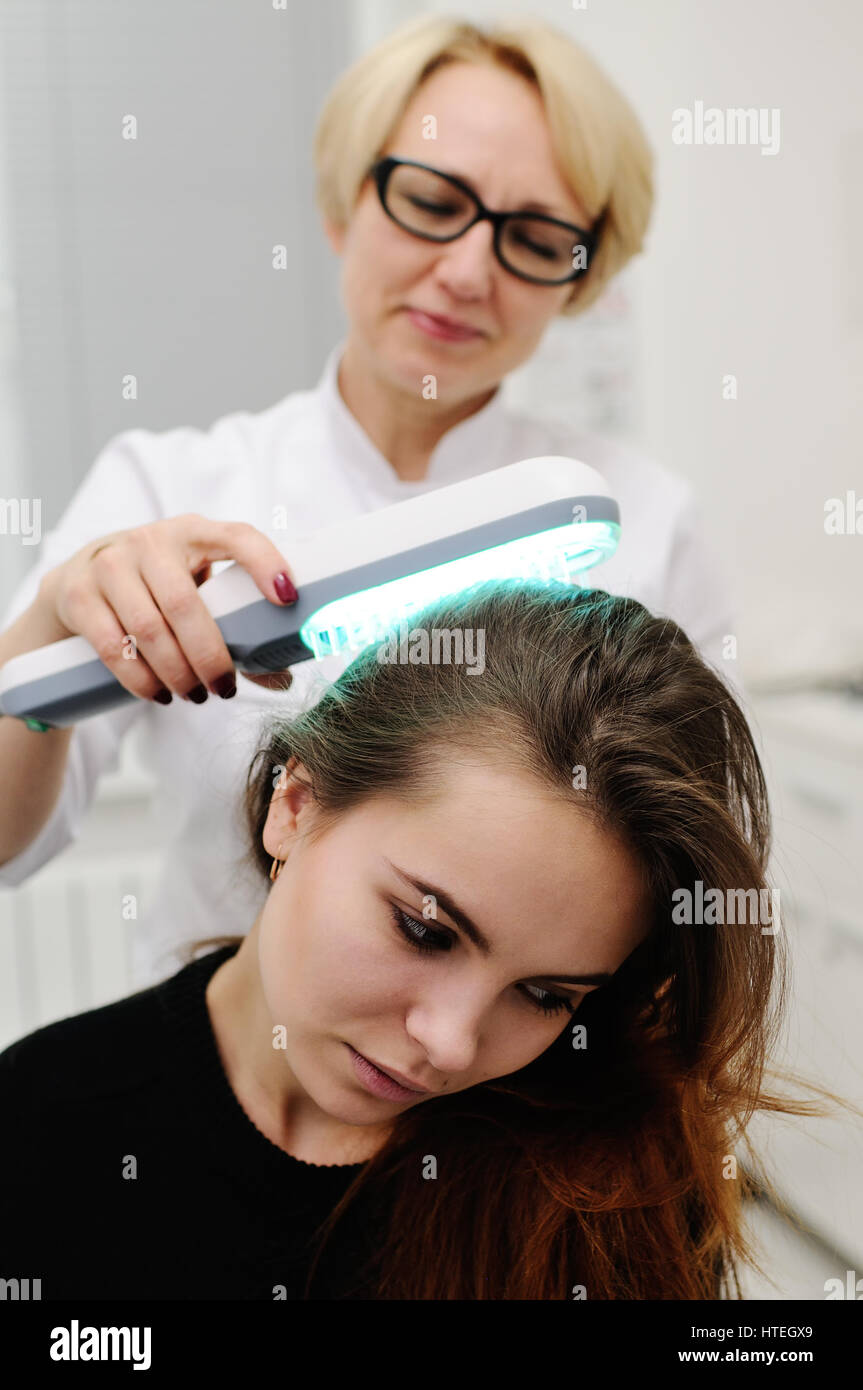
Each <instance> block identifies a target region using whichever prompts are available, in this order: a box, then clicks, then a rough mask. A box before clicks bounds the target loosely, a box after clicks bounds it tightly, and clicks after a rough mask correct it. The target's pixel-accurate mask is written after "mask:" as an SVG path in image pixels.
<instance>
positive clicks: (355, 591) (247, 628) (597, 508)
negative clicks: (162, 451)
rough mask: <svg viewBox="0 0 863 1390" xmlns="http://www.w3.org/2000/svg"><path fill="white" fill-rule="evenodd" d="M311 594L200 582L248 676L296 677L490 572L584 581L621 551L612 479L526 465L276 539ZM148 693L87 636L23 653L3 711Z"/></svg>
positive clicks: (238, 577) (13, 663) (10, 666)
mask: <svg viewBox="0 0 863 1390" xmlns="http://www.w3.org/2000/svg"><path fill="white" fill-rule="evenodd" d="M271 535H273V538H274V539H275V540H276V544H277V545H278V546H279V549H282V547H283V546H284V547H285V548H284V551H283V553H284V556H285V559H286V560H287V562H288V564H289V566H290V568H291V572H292V575H293V579H294V583H295V586H296V588H297V591H298V593H299V599H298V601H297V603H295V604H292V605H291V606H290V607H284V606H280V605H278V604H275V603H272V602H271V601H270V600H269V599H267V598H265V597H264V595H263V594H262V593H261V591H260V589H259V588H258V586H257V584H256V583H255V581H254V580H253V579H252V577H251V575H250V574H249V573H248V571H247V570H245V569H243V567H242V566H241V565H239V564H236V563H232V564H230V565H228V566H227V567H226V568H225V569H223V570H220V571H219V573H217V574H215V575H213V576H212V578H211V579H208V580H207V581H206V583H204V584H202V585H201V586H200V588H199V590H198V593H199V594H200V597H201V599H202V601H203V602H204V604H205V605H206V607H207V608H208V609H209V611H210V613H211V614H212V615H213V618H214V619H215V621H216V623H217V625H218V627H219V630H220V631H221V633H222V636H223V638H224V641H225V645H226V646H227V648H228V651H229V652H230V655H231V657H232V659H233V661H234V663H235V665H236V667H237V669H238V670H240V671H246V672H249V673H251V674H253V675H259V674H261V673H264V672H274V671H285V670H288V669H290V668H291V667H293V666H296V665H298V664H299V663H300V662H303V661H309V660H312V659H318V660H320V659H323V658H324V657H326V656H329V655H330V654H331V653H334V652H353V653H356V652H358V651H360V650H361V649H362V648H363V647H364V646H366V645H368V644H369V643H370V642H374V641H380V640H382V639H383V637H384V636H385V635H386V634H387V632H388V631H389V630H391V629H392V628H393V627H394V626H397V625H398V624H399V623H400V622H401V621H403V620H404V619H406V618H407V617H408V616H409V615H410V613H411V612H413V611H416V610H418V609H421V608H423V607H424V606H425V605H426V604H427V603H430V602H432V601H434V600H435V599H437V598H442V597H446V596H447V595H451V594H454V593H457V592H459V591H460V590H462V589H467V588H470V587H471V586H472V585H474V584H476V583H479V582H481V581H483V580H490V579H531V578H534V579H540V580H551V579H557V580H560V581H562V582H564V583H569V584H575V583H578V580H577V578H576V576H577V575H578V574H580V573H581V572H582V571H584V570H587V569H589V568H591V567H592V566H593V565H596V564H598V563H599V562H601V561H602V560H604V559H606V558H607V557H608V556H610V555H612V554H613V553H614V551H615V549H616V548H617V543H618V539H619V536H620V515H619V510H618V506H617V503H616V501H615V499H614V498H613V497H612V496H611V493H610V490H609V487H608V484H607V483H606V481H605V479H604V478H603V477H602V475H601V474H600V473H598V472H597V471H596V470H595V469H593V468H591V467H589V465H587V464H585V463H581V462H579V461H578V460H576V459H571V458H564V457H560V456H547V457H544V458H531V459H523V460H522V461H521V462H519V463H512V464H509V465H507V466H506V467H503V468H497V469H493V470H492V471H491V472H488V473H482V474H480V475H478V476H477V477H474V478H467V479H465V480H464V481H462V482H458V483H452V484H451V485H450V486H448V487H441V488H436V489H434V490H432V491H430V492H426V493H422V494H420V495H419V496H417V497H411V498H409V499H408V500H406V501H404V502H396V503H394V504H393V505H392V506H390V507H382V508H380V509H379V510H378V511H373V512H367V513H365V514H363V515H361V516H358V517H354V518H351V519H350V520H349V521H346V522H341V523H339V524H338V525H335V526H330V527H327V528H326V529H325V530H320V531H316V532H314V533H312V534H310V535H306V536H302V537H293V538H292V539H291V540H290V541H289V542H288V543H286V542H285V538H284V535H281V536H280V537H279V536H278V533H271ZM136 698H138V697H136V696H135V695H133V694H132V693H131V691H129V690H127V689H126V687H125V686H124V685H121V683H120V682H119V681H118V680H117V679H116V677H115V676H114V675H113V673H112V672H111V671H110V669H109V668H108V667H107V666H106V665H105V664H104V663H103V662H102V661H101V659H100V658H99V656H98V654H97V652H96V650H95V648H94V647H93V646H91V644H90V643H89V642H88V641H87V640H86V638H84V637H79V636H73V637H67V638H65V639H64V640H62V641H60V642H52V643H50V644H49V645H48V646H47V647H39V648H38V649H37V650H35V651H32V652H24V653H23V654H22V655H20V656H14V657H11V658H10V659H9V660H8V661H7V662H6V663H5V664H4V665H3V666H2V667H0V713H2V714H6V715H12V716H14V717H15V718H18V719H24V720H27V721H28V722H31V721H32V726H33V727H35V728H38V727H41V726H47V727H49V728H62V727H64V726H67V725H70V724H77V723H79V722H80V721H81V720H82V719H87V718H89V717H91V716H92V715H96V714H101V713H103V712H104V711H105V710H108V709H112V708H114V707H115V706H117V705H121V704H123V703H125V702H126V701H128V700H134V699H136Z"/></svg>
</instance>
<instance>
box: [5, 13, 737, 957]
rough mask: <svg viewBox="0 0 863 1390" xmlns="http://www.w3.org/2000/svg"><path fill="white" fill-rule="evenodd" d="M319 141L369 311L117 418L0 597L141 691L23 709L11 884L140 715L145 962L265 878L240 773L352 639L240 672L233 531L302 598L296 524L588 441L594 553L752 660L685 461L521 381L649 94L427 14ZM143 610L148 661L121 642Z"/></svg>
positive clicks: (18, 642) (541, 44)
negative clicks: (519, 370) (173, 405)
mask: <svg viewBox="0 0 863 1390" xmlns="http://www.w3.org/2000/svg"><path fill="white" fill-rule="evenodd" d="M315 156H316V163H317V170H318V200H319V205H320V208H321V212H322V216H323V222H324V228H325V231H326V235H327V237H328V239H329V241H330V243H331V245H332V247H333V249H334V250H335V251H336V252H337V253H338V255H339V256H340V257H341V265H342V280H341V284H342V295H343V301H344V306H345V310H346V314H347V317H348V321H349V330H348V332H347V334H346V337H345V338H344V340H343V341H342V342H341V343H339V344H338V345H336V346H335V347H334V348H333V350H332V352H331V353H330V356H329V358H328V360H327V362H326V364H325V366H324V369H323V374H322V376H321V378H320V381H319V383H318V385H317V387H316V388H315V389H313V390H304V391H296V392H293V393H291V394H290V395H288V396H287V397H285V398H284V399H283V400H281V401H279V402H277V403H276V404H275V405H273V406H272V407H271V408H269V409H267V410H264V411H262V412H260V413H258V414H254V415H253V414H249V413H244V412H238V413H235V414H232V415H229V416H226V417H224V418H223V419H220V420H218V421H216V422H215V423H214V424H213V425H212V426H211V427H210V428H209V429H208V430H198V429H192V428H178V429H171V430H166V431H164V432H162V433H154V432H149V431H146V430H140V429H133V430H128V431H126V432H123V433H121V434H119V435H117V436H115V437H114V438H112V439H111V440H109V442H108V443H107V445H106V446H105V448H104V450H103V451H102V452H101V453H100V454H99V456H98V457H97V458H96V460H95V462H94V464H93V465H92V467H91V469H90V471H89V473H88V474H87V476H86V477H85V478H84V480H83V482H82V483H81V485H80V487H79V488H78V490H77V492H76V493H75V495H74V497H73V498H72V500H71V502H70V503H69V506H68V507H67V509H66V511H65V513H64V515H63V516H62V518H61V520H60V522H59V524H58V526H57V527H56V529H54V530H53V531H51V532H50V533H49V534H48V535H47V536H46V537H45V540H44V542H43V546H42V550H41V553H40V556H39V559H38V561H37V563H36V564H35V565H34V566H33V568H32V570H31V571H30V573H28V575H27V576H26V578H25V580H24V582H23V583H22V584H21V586H20V587H19V589H18V591H17V592H16V593H15V595H14V596H13V598H12V601H11V603H10V604H9V605H8V606H7V608H6V612H5V617H4V618H3V619H2V627H3V630H2V631H0V663H2V662H3V661H6V660H8V659H9V658H10V657H12V656H14V655H17V654H19V653H20V652H23V651H29V650H32V649H34V648H36V647H39V646H42V645H44V644H45V643H47V642H50V641H56V640H59V639H61V638H63V637H66V636H69V635H71V634H73V633H81V634H82V635H83V636H84V637H86V638H87V639H88V640H89V641H90V642H92V644H93V645H94V646H95V647H96V649H97V650H98V651H99V654H100V656H101V657H102V660H104V661H105V662H106V664H107V665H108V666H109V667H110V669H111V670H112V671H113V673H114V674H115V675H116V677H117V679H118V680H120V681H121V683H122V684H123V685H125V686H126V687H127V688H128V689H129V690H130V691H132V693H134V694H135V695H137V696H138V697H139V698H138V699H136V700H135V701H133V702H130V703H128V704H126V705H124V706H123V707H122V708H120V709H117V710H114V711H110V712H108V713H105V714H103V715H99V716H96V717H94V718H91V719H88V720H84V721H82V722H81V723H80V724H79V725H76V726H75V727H74V728H72V729H63V730H59V729H58V730H48V731H46V732H38V731H36V730H33V729H30V728H28V727H27V726H26V725H25V724H24V723H23V722H21V721H19V720H14V719H9V718H4V719H0V761H2V765H3V767H4V784H5V785H4V796H3V804H2V806H0V884H2V885H4V886H6V887H10V888H13V887H15V886H17V885H18V884H21V883H23V882H24V881H25V880H26V879H27V878H29V876H30V875H31V874H33V873H34V872H35V871H36V870H37V869H39V868H40V867H41V866H42V865H44V864H45V863H47V862H48V861H49V860H50V859H52V858H53V856H54V855H56V854H58V853H59V852H60V851H61V850H62V849H63V848H64V847H65V846H67V845H68V844H69V843H71V842H72V841H73V840H74V839H75V837H76V835H77V833H78V830H79V827H80V825H81V822H82V819H83V817H84V814H85V812H86V810H87V808H88V806H89V804H90V802H91V800H92V798H93V795H94V792H95V790H96V787H97V784H98V781H99V778H100V776H101V775H102V774H103V773H104V772H106V771H109V770H111V769H113V768H114V767H115V766H116V763H117V760H118V757H119V751H120V745H121V740H122V739H123V737H124V735H126V734H127V733H128V732H129V730H130V729H131V728H132V727H133V726H135V728H136V730H137V736H138V738H139V740H140V741H139V745H138V751H139V754H140V756H141V758H142V759H143V760H144V761H145V762H146V764H147V766H148V767H149V768H150V769H152V771H153V773H154V774H155V776H156V778H157V780H158V792H159V803H160V804H159V807H158V814H159V817H160V823H161V824H163V825H164V827H165V832H166V838H167V842H168V845H169V848H168V850H167V853H166V859H165V862H164V870H163V873H162V876H161V879H160V882H159V884H158V887H157V890H156V893H155V896H154V898H153V900H152V901H150V902H149V903H148V904H146V908H147V911H146V913H145V916H144V917H143V918H142V920H141V922H140V923H139V924H138V938H137V946H136V950H137V958H136V969H137V975H138V979H139V981H140V983H141V984H145V983H147V982H149V981H152V980H155V979H157V978H160V977H163V976H164V975H165V974H167V973H169V972H170V971H171V970H172V969H174V968H176V964H177V962H178V960H180V959H182V956H181V954H180V948H181V947H182V946H183V944H184V943H187V942H191V941H194V940H197V939H201V938H204V937H211V936H216V935H221V934H231V933H234V932H236V931H237V929H238V923H242V922H246V921H248V919H249V908H250V906H257V907H260V906H261V905H262V904H263V901H264V897H265V894H264V892H263V889H262V886H261V884H260V883H259V881H258V880H257V879H256V878H255V876H254V875H253V874H252V873H251V871H250V870H249V869H248V868H247V867H246V866H244V863H243V856H244V853H245V847H244V844H243V834H242V828H241V827H240V826H239V825H238V824H236V823H235V820H234V816H233V808H234V807H235V806H236V805H237V803H238V800H239V791H240V783H239V779H240V778H241V777H242V776H243V775H244V774H245V771H246V769H247V767H248V765H249V761H250V758H251V754H252V752H253V749H254V745H255V741H256V738H257V734H258V729H259V726H260V722H261V716H262V714H263V713H266V712H267V709H268V707H271V706H272V704H273V703H274V702H284V701H297V702H300V701H302V700H304V699H306V698H312V699H313V698H314V692H315V690H316V689H320V688H322V686H321V682H322V681H323V680H326V679H331V678H332V677H333V676H334V675H335V674H337V673H338V671H339V670H340V669H342V666H343V664H344V663H343V661H342V659H340V658H332V659H331V660H330V661H329V662H328V663H324V664H323V666H318V665H317V663H312V662H309V663H306V665H305V667H300V668H297V670H296V672H295V673H294V678H293V682H292V683H291V688H290V691H289V692H287V693H286V691H287V685H288V679H287V678H285V677H280V678H264V677H262V678H256V679H255V680H252V679H247V678H244V679H241V680H240V681H239V682H237V683H236V693H235V694H234V684H235V682H234V680H233V678H232V677H233V666H232V662H231V658H230V655H229V653H228V652H227V649H226V648H225V646H224V643H223V642H222V639H221V634H220V633H219V631H218V629H217V628H216V626H215V624H214V622H213V620H212V618H211V617H210V615H209V613H208V612H207V610H206V608H205V607H204V605H203V603H202V602H201V600H200V598H199V597H198V596H197V594H196V586H197V585H198V584H200V583H201V582H203V580H204V579H206V578H208V577H209V575H210V573H211V567H212V566H213V565H214V564H215V565H220V564H221V563H227V562H229V561H231V560H236V561H238V562H239V563H241V564H242V565H244V566H245V567H246V568H247V569H248V570H249V572H250V573H251V574H252V576H253V577H254V579H255V580H256V582H257V583H258V585H259V587H260V588H261V591H262V593H263V594H265V595H266V597H267V598H268V599H270V600H271V601H272V602H274V603H280V602H283V601H285V600H286V598H287V600H288V601H290V593H291V584H290V581H291V571H290V559H291V538H292V537H294V536H298V535H303V534H306V533H308V532H310V531H313V530H316V529H318V528H319V527H320V526H321V525H322V524H325V523H326V522H337V521H342V520H344V519H346V518H349V517H352V516H356V515H358V514H361V513H363V512H367V511H370V510H374V509H377V508H379V507H384V506H387V505H388V504H390V503H392V502H395V501H398V500H400V499H401V498H404V497H410V496H413V495H415V494H417V493H421V492H425V491H427V490H429V489H433V488H437V487H440V486H442V485H444V484H447V483H451V482H455V481H457V480H459V479H462V478H466V477H469V476H471V475H474V474H477V473H480V472H485V471H488V470H492V469H496V468H499V467H502V466H504V465H506V464H509V463H513V462H516V461H517V460H519V459H522V458H528V457H531V456H537V455H543V454H567V455H571V456H574V457H576V458H580V459H582V460H584V461H585V462H586V463H588V464H591V465H593V466H594V467H596V468H598V469H599V470H600V471H601V472H602V473H603V474H604V475H605V477H606V478H607V480H608V482H609V483H610V485H611V488H612V491H613V493H614V495H615V496H616V497H617V499H618V501H619V504H620V508H621V518H622V523H623V529H622V537H621V542H620V546H619V549H618V552H617V553H616V555H615V556H614V557H613V558H612V559H611V560H609V561H607V562H606V563H605V564H604V565H603V566H602V567H601V569H600V570H598V571H597V572H596V574H595V577H594V578H593V580H592V582H593V583H595V584H596V585H598V586H600V587H602V588H605V589H607V590H608V591H610V592H612V593H619V594H623V595H629V596H632V597H635V598H638V599H639V600H640V601H641V602H642V603H644V604H645V605H646V606H647V607H648V608H650V609H651V610H652V611H653V612H656V613H659V614H667V615H669V616H671V617H672V618H674V619H675V621H676V622H678V623H679V624H680V625H681V627H683V628H684V630H685V631H686V632H687V634H688V635H689V636H690V638H691V639H692V641H693V642H695V643H696V644H697V645H698V646H699V647H700V649H701V651H702V654H703V655H704V656H705V657H706V658H707V659H708V660H709V661H711V663H712V664H713V665H714V667H715V668H717V669H718V670H719V671H720V672H721V673H722V674H723V675H725V676H726V677H728V676H729V672H728V665H727V663H726V662H725V661H724V660H723V650H722V642H723V638H724V637H725V635H726V634H727V633H729V631H730V630H731V629H732V614H731V610H730V605H729V602H728V598H727V594H726V588H725V584H724V581H723V578H722V576H721V573H720V572H719V570H718V568H717V565H716V561H715V559H714V558H713V557H712V556H711V553H710V550H709V548H708V547H707V546H706V544H705V538H704V536H703V535H701V534H700V533H699V526H698V521H697V514H696V510H695V506H694V501H693V497H692V492H691V489H690V487H689V486H688V484H686V483H685V482H684V481H683V480H681V479H679V478H676V477H674V476H673V475H672V474H670V473H669V472H668V471H666V470H665V469H664V468H662V467H661V466H659V465H657V464H656V463H654V462H652V461H650V460H648V459H646V458H643V457H642V456H640V455H639V454H638V453H637V452H635V451H633V450H631V449H628V448H625V447H623V446H620V445H618V444H616V443H611V442H604V441H601V440H599V439H596V438H594V437H590V436H582V435H578V434H575V433H574V432H573V431H572V430H570V429H568V428H566V427H564V426H561V425H545V424H543V423H541V422H538V421H536V420H533V419H530V418H528V417H526V416H521V415H518V414H516V413H514V412H512V411H511V410H509V409H507V408H506V407H505V405H504V403H503V400H502V392H501V382H502V380H503V379H504V378H505V377H506V375H507V374H508V373H509V372H511V371H512V370H513V369H514V368H516V367H518V366H519V365H521V364H522V363H524V362H525V361H527V360H528V359H529V358H530V356H531V354H532V353H533V352H534V350H535V349H536V347H537V345H538V344H539V343H540V341H541V339H542V337H543V334H544V332H545V330H546V328H547V327H548V325H549V323H550V322H551V320H552V319H553V318H554V317H555V316H556V315H558V314H566V315H573V314H578V313H580V312H582V311H583V310H584V309H585V308H586V307H587V306H588V305H589V304H591V303H592V302H593V301H594V300H595V299H596V298H597V296H598V295H599V294H600V293H601V292H602V290H603V289H604V288H605V286H606V285H607V284H608V282H609V281H610V279H611V278H612V277H613V276H614V275H615V274H616V273H617V272H618V271H619V270H620V269H621V268H622V267H623V266H624V265H625V264H626V263H627V262H628V261H629V260H630V258H631V257H632V256H634V255H636V254H637V253H638V252H639V251H640V250H641V248H642V242H643V237H644V234H645V230H646V227H647V224H648V221H649V217H650V210H651V203H652V179H651V167H652V156H651V153H650V150H649V147H648V145H647V142H646V140H645V137H644V135H643V132H642V130H641V128H640V126H639V124H638V121H637V119H636V117H635V115H634V114H633V112H632V110H631V108H630V107H629V105H628V104H627V102H626V101H625V99H624V98H623V97H622V96H621V94H620V93H619V92H618V91H617V90H616V89H615V88H614V87H613V85H612V84H611V83H610V82H609V81H608V79H607V78H606V77H605V76H604V75H603V74H602V72H601V71H600V70H599V69H598V68H597V67H596V65H595V64H594V63H593V61H592V60H591V59H589V58H588V57H587V55H586V54H585V53H584V52H582V51H581V50H580V49H579V48H578V47H577V46H576V45H575V44H573V43H571V42H570V41H569V40H567V39H566V38H565V37H564V36H562V35H561V34H560V33H558V32H555V31H552V30H549V29H548V28H547V27H545V26H544V25H542V24H539V23H529V24H524V25H519V26H518V27H517V28H516V27H513V28H510V29H507V30H506V31H504V30H502V29H498V30H496V31H494V33H493V34H490V33H489V32H488V31H483V30H480V29H478V28H476V27H475V26H473V25H470V24H463V23H458V22H456V21H453V20H450V19H445V18H436V17H432V18H423V19H421V20H419V21H414V22H411V23H410V24H408V25H406V26H403V27H402V28H401V29H399V30H398V31H396V32H395V33H394V34H392V35H391V36H389V37H388V38H387V40H386V41H384V42H383V43H381V44H379V45H378V46H377V47H376V48H375V49H374V50H372V51H371V52H370V53H368V54H367V55H365V56H364V57H363V58H362V59H361V60H360V61H359V62H358V63H356V64H355V65H354V66H353V67H352V68H351V69H350V70H349V71H348V72H347V73H346V74H345V75H344V76H343V77H342V78H341V80H340V81H339V83H338V84H337V85H336V87H335V89H334V91H333V92H332V93H331V95H330V97H329V99H328V102H327V104H326V106H325V108H324V111H323V113H322V116H321V119H320V123H319V126H318V130H317V134H316V144H315ZM501 214H508V216H507V217H506V218H502V217H501ZM430 382H432V383H433V389H432V390H431V391H430V390H429V389H428V387H429V383H430ZM276 518H279V520H277V519H276ZM97 552H98V553H97ZM277 576H281V578H280V579H279V580H278V584H277V582H276V581H277ZM285 580H287V583H285V582H284V581H285ZM125 634H132V635H133V636H135V639H136V643H137V653H138V660H136V661H127V660H124V659H123V655H122V653H123V640H122V639H123V637H124V635H125ZM225 677H226V678H227V680H224V681H223V684H222V687H221V688H219V682H220V680H222V678H225ZM208 688H209V689H210V690H211V691H212V692H213V693H214V695H216V696H217V697H216V698H211V699H207V689H208ZM172 693H173V695H174V696H175V697H176V698H173V700H172V699H171V695H172ZM190 693H191V696H192V698H191V699H190V698H183V697H188V696H189V695H190ZM218 695H222V696H228V699H225V698H218ZM232 695H233V696H234V698H232V699H231V698H230V697H231V696H232ZM201 700H203V701H205V703H200V701H201ZM159 701H161V702H164V703H160V702H159ZM164 704H167V705H168V707H167V708H166V707H164Z"/></svg>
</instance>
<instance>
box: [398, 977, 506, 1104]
mask: <svg viewBox="0 0 863 1390" xmlns="http://www.w3.org/2000/svg"><path fill="white" fill-rule="evenodd" d="M486 1005H487V1001H484V1000H481V999H480V998H479V997H478V996H471V997H470V998H468V996H467V995H466V994H463V995H462V996H461V997H460V998H455V999H453V998H452V997H446V998H442V997H439V996H434V997H430V998H425V999H423V1001H422V1002H421V1003H418V1004H417V1005H415V1007H414V1008H412V1009H410V1010H409V1011H408V1014H407V1019H406V1024H407V1031H408V1032H409V1033H410V1035H411V1037H412V1038H413V1039H414V1041H415V1042H416V1043H418V1044H419V1046H420V1047H421V1048H422V1049H423V1052H424V1053H425V1055H426V1057H427V1058H428V1062H429V1066H431V1067H433V1068H434V1070H435V1072H436V1073H437V1074H438V1075H439V1076H442V1077H446V1078H452V1080H451V1082H450V1084H451V1085H456V1084H458V1082H459V1079H460V1078H462V1077H464V1076H466V1075H467V1074H468V1072H470V1070H471V1068H473V1067H474V1066H475V1065H476V1059H477V1055H478V1052H479V1047H480V1043H481V1040H482V1036H483V1027H484V1018H485V1010H486Z"/></svg>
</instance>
